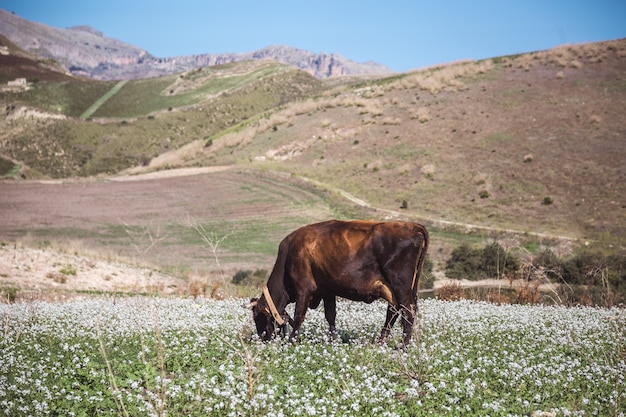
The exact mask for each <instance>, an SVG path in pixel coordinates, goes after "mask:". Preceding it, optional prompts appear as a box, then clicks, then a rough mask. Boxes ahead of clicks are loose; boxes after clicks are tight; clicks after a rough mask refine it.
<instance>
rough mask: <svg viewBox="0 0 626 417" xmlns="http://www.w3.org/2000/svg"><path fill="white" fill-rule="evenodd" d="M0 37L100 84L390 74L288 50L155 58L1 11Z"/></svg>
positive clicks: (84, 31)
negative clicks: (286, 70) (268, 67)
mask: <svg viewBox="0 0 626 417" xmlns="http://www.w3.org/2000/svg"><path fill="white" fill-rule="evenodd" d="M0 35H3V36H6V37H7V38H8V39H11V41H12V42H14V43H15V44H16V45H18V46H19V47H21V48H22V49H24V50H26V51H28V52H31V53H33V54H37V55H39V56H42V57H45V58H51V59H54V60H56V61H58V62H59V63H61V65H63V66H64V67H65V68H66V69H67V70H68V71H70V72H71V73H72V74H74V75H80V76H85V77H90V78H95V79H101V80H120V79H141V78H151V77H160V76H164V75H170V74H175V73H180V72H185V71H190V70H193V69H196V68H202V67H206V66H214V65H223V64H229V63H233V62H241V61H249V60H264V59H271V60H274V61H276V62H281V63H283V64H288V65H291V66H294V67H295V68H299V69H302V70H304V71H306V72H308V73H310V74H311V75H313V76H315V77H317V78H329V77H337V76H346V75H372V74H377V75H380V74H390V73H392V72H393V71H391V70H390V69H389V68H387V67H385V66H384V65H381V64H377V63H374V62H365V63H359V62H354V61H351V60H350V59H348V58H346V57H344V56H342V55H340V54H336V53H331V54H328V53H314V52H310V51H305V50H302V49H298V48H292V47H287V46H269V47H267V48H263V49H261V50H258V51H252V52H240V53H224V54H211V53H201V54H197V55H187V56H177V57H156V56H154V55H152V54H150V53H149V52H148V51H145V50H143V49H141V48H139V47H137V46H134V45H129V44H127V43H125V42H122V41H119V40H117V39H112V38H109V37H106V36H105V35H104V34H103V33H102V32H100V31H98V30H96V29H94V28H92V27H89V26H77V27H72V28H67V29H61V28H55V27H51V26H48V25H44V24H41V23H37V22H31V21H29V20H26V19H22V18H21V17H19V16H16V15H15V14H13V13H11V12H8V11H6V10H2V9H0Z"/></svg>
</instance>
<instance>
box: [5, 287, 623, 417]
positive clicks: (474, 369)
mask: <svg viewBox="0 0 626 417" xmlns="http://www.w3.org/2000/svg"><path fill="white" fill-rule="evenodd" d="M243 303H244V302H243V301H242V300H236V299H231V300H222V301H215V300H203V301H192V300H188V299H176V298H171V299H170V298H129V299H118V300H115V301H114V300H112V299H108V298H100V299H90V300H84V301H74V302H70V303H64V304H55V303H44V302H41V303H31V304H10V305H9V304H1V305H0V415H11V416H26V415H35V416H46V415H59V414H61V415H133V416H135V415H139V416H141V415H146V416H150V415H164V414H167V415H169V416H177V415H181V416H182V415H203V416H205V415H206V416H210V415H216V416H223V415H232V416H240V415H276V416H300V415H305V414H306V415H322V416H347V415H350V416H353V415H357V414H358V415H364V416H369V415H376V416H378V415H383V416H396V415H426V414H432V415H467V414H471V415H491V416H494V415H555V416H556V415H564V416H582V415H614V416H625V415H626V411H625V410H626V313H625V312H624V310H622V309H617V308H614V309H608V310H607V309H596V308H561V307H542V306H519V305H505V306H496V305H492V304H487V303H477V302H471V301H461V302H443V301H437V300H424V301H420V311H419V316H418V322H417V323H416V327H415V333H414V340H413V342H412V344H411V345H410V346H409V348H407V349H406V350H399V349H396V348H395V343H397V342H399V341H400V339H401V334H400V329H401V326H398V325H396V329H395V330H394V333H393V334H392V336H393V338H392V339H393V340H392V341H391V342H390V343H389V344H388V345H384V346H379V345H377V344H376V343H375V340H376V338H377V336H378V334H379V332H380V329H381V327H382V323H383V321H384V317H385V310H386V305H385V304H383V303H380V302H376V303H372V304H369V305H368V304H363V303H354V302H348V301H340V302H339V303H338V307H337V310H338V316H337V328H338V334H337V336H336V337H335V338H331V337H330V336H329V334H328V327H327V324H326V322H325V319H324V314H323V308H319V309H318V310H312V311H309V312H308V313H307V319H306V321H305V323H304V326H303V328H302V332H301V335H300V340H299V341H298V342H297V343H290V342H288V341H287V340H284V339H281V338H278V339H276V340H275V341H273V342H269V343H264V342H261V341H259V340H258V338H257V337H256V335H255V334H254V325H253V323H252V319H251V315H250V312H249V311H248V310H246V309H244V308H243V307H242V304H243Z"/></svg>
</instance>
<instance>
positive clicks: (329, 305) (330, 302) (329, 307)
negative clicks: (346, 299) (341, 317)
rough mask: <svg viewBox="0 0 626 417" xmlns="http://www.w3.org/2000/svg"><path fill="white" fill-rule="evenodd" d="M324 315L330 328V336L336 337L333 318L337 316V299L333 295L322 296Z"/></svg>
mask: <svg viewBox="0 0 626 417" xmlns="http://www.w3.org/2000/svg"><path fill="white" fill-rule="evenodd" d="M324 316H325V317H326V321H327V322H328V327H329V328H330V337H332V338H333V339H336V338H337V328H336V327H335V319H336V317H337V300H336V299H335V296H334V295H331V296H328V297H325V298H324Z"/></svg>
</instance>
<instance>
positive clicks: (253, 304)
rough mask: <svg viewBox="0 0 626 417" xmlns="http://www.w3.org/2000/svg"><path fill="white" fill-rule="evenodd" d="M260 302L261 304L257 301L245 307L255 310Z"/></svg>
mask: <svg viewBox="0 0 626 417" xmlns="http://www.w3.org/2000/svg"><path fill="white" fill-rule="evenodd" d="M258 302H259V301H258V300H257V301H253V302H251V303H248V304H246V305H245V306H244V307H246V308H254V307H256V305H257V303H258Z"/></svg>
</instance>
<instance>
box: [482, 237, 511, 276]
mask: <svg viewBox="0 0 626 417" xmlns="http://www.w3.org/2000/svg"><path fill="white" fill-rule="evenodd" d="M519 267H520V262H519V259H518V258H517V257H516V256H514V255H512V254H511V253H510V252H508V251H506V250H505V249H504V248H503V247H502V246H501V245H500V244H499V243H498V242H493V243H491V244H489V245H487V246H485V248H484V249H483V251H482V254H481V263H480V269H481V271H482V272H484V273H485V274H486V275H487V276H488V277H490V278H500V277H502V276H504V275H508V274H514V273H516V272H517V271H518V270H519Z"/></svg>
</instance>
